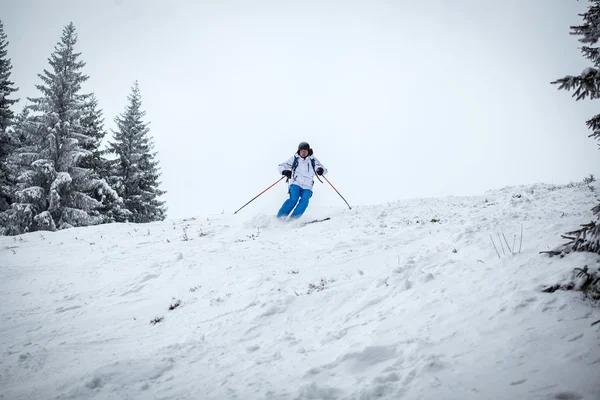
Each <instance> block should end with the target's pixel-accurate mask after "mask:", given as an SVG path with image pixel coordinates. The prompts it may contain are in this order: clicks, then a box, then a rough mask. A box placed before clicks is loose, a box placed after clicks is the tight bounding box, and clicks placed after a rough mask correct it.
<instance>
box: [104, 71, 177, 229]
mask: <svg viewBox="0 0 600 400" xmlns="http://www.w3.org/2000/svg"><path fill="white" fill-rule="evenodd" d="M127 100H128V101H129V104H128V105H127V106H126V107H125V111H124V112H123V113H122V114H121V115H119V116H118V117H117V118H115V123H116V124H117V128H118V130H117V131H116V132H114V142H111V143H110V144H109V149H110V151H111V152H112V153H114V154H116V156H117V159H116V160H115V162H114V169H113V171H114V172H113V173H114V175H115V177H114V178H113V182H114V183H115V184H116V186H115V187H116V188H117V192H118V193H119V195H120V196H121V197H122V198H123V201H124V202H125V206H126V208H127V210H129V211H130V212H131V213H132V215H131V217H130V219H129V220H130V221H131V222H137V223H142V222H151V221H162V220H164V219H165V214H166V208H165V205H164V202H163V201H160V200H159V199H158V197H159V196H161V195H163V194H164V193H165V192H164V191H162V190H160V189H159V188H158V186H159V185H160V182H159V181H158V178H159V176H160V172H159V167H158V161H157V160H156V159H155V157H156V154H157V153H156V152H154V151H153V149H154V144H153V142H152V139H151V138H150V136H149V135H148V133H149V131H150V129H149V128H148V124H147V123H145V122H144V121H143V117H144V116H145V115H146V112H145V111H143V110H142V98H141V94H140V89H139V85H138V82H137V81H136V82H135V83H134V85H133V88H132V90H131V94H130V95H129V96H128V97H127Z"/></svg>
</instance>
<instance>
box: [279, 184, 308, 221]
mask: <svg viewBox="0 0 600 400" xmlns="http://www.w3.org/2000/svg"><path fill="white" fill-rule="evenodd" d="M311 197H312V190H309V189H302V188H301V187H300V186H298V185H290V198H289V199H287V200H286V201H285V202H284V203H283V205H282V206H281V208H280V209H279V212H278V213H277V218H283V217H287V216H288V215H289V214H290V212H291V211H292V209H294V207H296V209H294V212H293V213H292V215H290V218H299V217H301V216H302V214H304V211H306V207H308V200H309V199H310V198H311ZM296 204H297V206H296Z"/></svg>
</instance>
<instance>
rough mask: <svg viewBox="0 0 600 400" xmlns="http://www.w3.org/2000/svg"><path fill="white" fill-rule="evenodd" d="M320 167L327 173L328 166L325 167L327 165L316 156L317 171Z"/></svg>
mask: <svg viewBox="0 0 600 400" xmlns="http://www.w3.org/2000/svg"><path fill="white" fill-rule="evenodd" d="M319 168H323V175H325V174H327V168H325V166H324V165H323V164H321V161H319V159H318V158H317V157H315V172H317V170H318V169H319Z"/></svg>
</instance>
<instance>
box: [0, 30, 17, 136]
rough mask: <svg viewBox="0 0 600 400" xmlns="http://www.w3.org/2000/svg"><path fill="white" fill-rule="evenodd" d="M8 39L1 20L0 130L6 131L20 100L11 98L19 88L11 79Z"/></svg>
mask: <svg viewBox="0 0 600 400" xmlns="http://www.w3.org/2000/svg"><path fill="white" fill-rule="evenodd" d="M7 47H8V39H7V37H6V34H5V33H4V25H3V24H2V21H1V20H0V131H2V132H4V131H5V130H6V128H8V127H9V126H10V125H11V123H12V120H13V118H14V113H13V111H12V110H11V109H10V107H11V106H12V105H13V104H14V103H16V102H17V101H19V100H18V99H11V98H9V97H10V96H11V94H12V93H14V92H16V91H17V90H18V89H17V88H15V87H14V82H11V80H10V74H11V69H12V64H11V62H10V58H8V50H7Z"/></svg>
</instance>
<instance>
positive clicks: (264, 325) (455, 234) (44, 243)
mask: <svg viewBox="0 0 600 400" xmlns="http://www.w3.org/2000/svg"><path fill="white" fill-rule="evenodd" d="M516 194H519V195H520V197H517V196H514V195H516ZM595 202H596V200H595V199H594V193H592V192H590V191H589V190H587V189H584V188H582V187H554V186H552V185H543V184H536V185H529V186H520V187H512V188H505V189H502V190H497V191H491V192H488V193H487V194H486V195H485V196H474V197H448V198H439V199H417V200H410V201H399V202H394V203H388V204H385V205H379V206H370V207H356V208H355V209H353V210H352V211H335V212H326V210H317V209H314V210H311V209H309V212H308V213H307V216H306V217H305V220H306V221H308V220H312V219H314V218H321V217H325V216H331V217H332V219H331V220H329V221H324V222H321V223H315V224H309V225H306V226H302V227H300V226H299V223H288V224H283V223H281V222H279V221H275V220H274V219H273V218H272V217H270V216H262V215H257V216H252V214H251V212H250V210H248V211H247V212H246V214H244V215H245V216H243V215H237V216H226V215H217V216H209V217H208V218H207V217H203V218H197V219H188V220H177V221H168V222H160V223H151V224H145V225H135V224H113V225H103V226H97V227H86V228H77V229H71V230H66V231H60V232H55V233H50V232H35V233H31V234H26V235H21V236H17V237H14V238H13V237H0V260H1V261H0V274H1V275H0V302H1V304H2V307H1V311H0V312H1V315H0V317H1V318H2V321H3V322H2V324H1V326H0V352H1V357H0V399H7V400H8V399H11V400H12V399H50V398H52V399H298V400H303V399H362V400H366V399H376V398H377V399H379V398H383V399H400V398H406V399H567V400H575V399H596V400H597V399H600V325H597V326H594V327H591V326H590V324H591V323H592V322H593V321H595V320H597V319H600V316H599V315H600V314H599V309H598V308H593V307H591V306H590V304H589V303H588V302H586V301H584V300H583V299H582V298H581V295H580V294H579V293H575V292H557V293H554V294H548V293H542V292H541V291H540V289H541V288H542V287H543V286H544V285H551V284H555V283H559V282H564V281H566V280H568V279H569V277H570V276H571V271H572V269H573V268H575V267H581V266H583V265H588V266H590V267H593V268H596V267H598V265H599V262H598V259H599V258H598V256H595V255H593V254H587V253H578V254H572V255H569V256H567V257H565V258H562V259H561V258H558V257H554V258H550V257H548V256H544V255H540V254H538V253H539V251H543V250H549V249H550V248H551V247H554V246H555V245H558V244H560V243H561V239H560V234H563V233H564V232H566V231H569V230H572V229H573V228H576V227H577V226H578V225H579V224H582V223H586V222H589V221H590V220H591V219H592V213H591V211H590V209H591V208H592V207H593V205H595ZM311 213H312V214H311ZM316 214H318V215H316ZM434 219H435V220H439V221H438V222H435V221H433V220H434ZM521 224H522V225H523V233H524V234H523V246H522V251H521V253H519V254H515V255H514V256H509V255H508V254H505V253H506V252H508V250H507V249H506V245H503V247H500V243H499V240H498V239H499V238H498V234H500V235H502V234H505V236H506V239H507V241H508V242H509V244H510V245H511V247H512V246H513V241H515V242H514V243H515V245H514V247H515V248H516V249H518V246H519V234H520V228H521ZM490 234H492V235H493V236H494V239H495V241H496V245H497V246H498V251H499V252H500V254H501V256H502V258H498V256H497V254H496V251H495V250H494V248H493V247H492V244H491V241H490V237H489V235H490ZM514 235H516V240H515V236H514ZM176 300H181V305H180V306H179V307H177V308H175V309H174V310H169V306H170V305H171V304H174V303H175V301H176ZM156 317H164V319H163V320H162V321H161V322H159V323H157V324H155V325H152V324H150V321H151V320H152V319H154V318H156Z"/></svg>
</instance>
